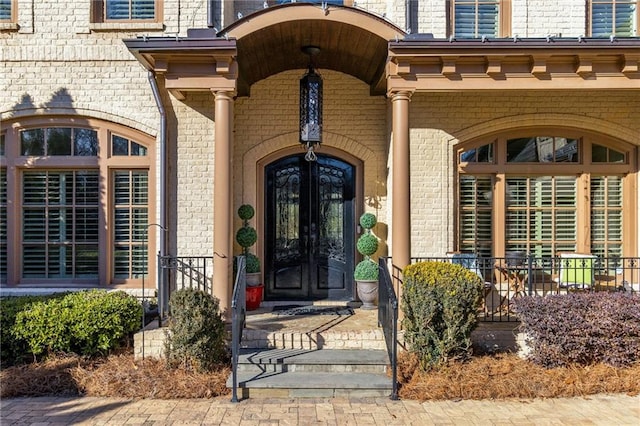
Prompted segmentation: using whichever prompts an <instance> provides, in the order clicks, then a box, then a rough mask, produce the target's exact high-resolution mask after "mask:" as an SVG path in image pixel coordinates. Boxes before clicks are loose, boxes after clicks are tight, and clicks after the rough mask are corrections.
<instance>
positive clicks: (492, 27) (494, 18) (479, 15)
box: [453, 0, 499, 38]
mask: <svg viewBox="0 0 640 426" xmlns="http://www.w3.org/2000/svg"><path fill="white" fill-rule="evenodd" d="M453 14H454V35H455V37H459V38H475V37H482V36H483V35H484V36H487V37H497V36H498V30H499V21H498V19H499V1H497V0H455V3H454V6H453Z"/></svg>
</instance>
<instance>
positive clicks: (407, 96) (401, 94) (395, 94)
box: [387, 89, 414, 101]
mask: <svg viewBox="0 0 640 426" xmlns="http://www.w3.org/2000/svg"><path fill="white" fill-rule="evenodd" d="M413 93H414V91H413V90H404V89H403V90H393V89H392V90H389V91H388V92H387V97H388V98H389V99H391V101H401V100H407V101H411V96H413Z"/></svg>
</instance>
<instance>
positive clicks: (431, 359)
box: [402, 262, 484, 369]
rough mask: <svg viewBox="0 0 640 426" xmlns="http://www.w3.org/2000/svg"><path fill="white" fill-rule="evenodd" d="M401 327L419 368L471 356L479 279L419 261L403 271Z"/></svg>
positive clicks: (445, 265) (444, 265) (444, 264)
mask: <svg viewBox="0 0 640 426" xmlns="http://www.w3.org/2000/svg"><path fill="white" fill-rule="evenodd" d="M403 278H404V280H403V286H402V288H403V292H402V303H403V307H404V315H405V316H404V319H403V322H402V324H403V327H404V330H405V335H404V336H405V340H406V341H407V343H408V344H409V348H410V351H412V352H414V353H415V354H417V355H418V359H419V360H420V365H421V367H422V368H423V369H429V368H431V367H433V366H436V365H438V364H441V363H444V362H447V361H448V360H452V359H462V360H464V359H466V358H468V357H469V356H470V355H471V332H472V331H473V329H475V327H476V326H477V322H478V317H477V313H478V309H479V308H480V305H481V296H482V291H483V286H484V284H483V282H482V280H481V279H480V278H479V277H478V276H477V275H476V274H475V273H473V272H471V271H469V270H468V269H466V268H464V267H462V266H460V265H455V264H451V263H447V262H419V263H416V264H413V265H409V266H407V267H406V268H405V269H404V271H403Z"/></svg>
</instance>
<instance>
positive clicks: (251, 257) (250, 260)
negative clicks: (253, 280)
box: [246, 253, 260, 274]
mask: <svg viewBox="0 0 640 426" xmlns="http://www.w3.org/2000/svg"><path fill="white" fill-rule="evenodd" d="M246 262H247V263H246V266H247V274H255V273H257V272H260V259H258V256H256V255H255V254H252V253H248V254H247V255H246Z"/></svg>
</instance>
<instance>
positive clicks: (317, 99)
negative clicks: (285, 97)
mask: <svg viewBox="0 0 640 426" xmlns="http://www.w3.org/2000/svg"><path fill="white" fill-rule="evenodd" d="M315 49H317V48H315ZM317 50H319V49H317ZM310 56H311V53H310ZM300 143H301V144H303V145H305V147H306V148H307V156H306V157H305V158H307V160H309V161H314V160H315V159H316V156H315V153H314V152H313V148H314V145H316V144H320V143H322V78H321V77H320V76H319V75H318V74H317V73H316V72H315V70H314V69H313V66H312V65H309V70H308V71H307V73H306V74H305V75H304V76H303V77H302V79H301V80H300Z"/></svg>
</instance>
